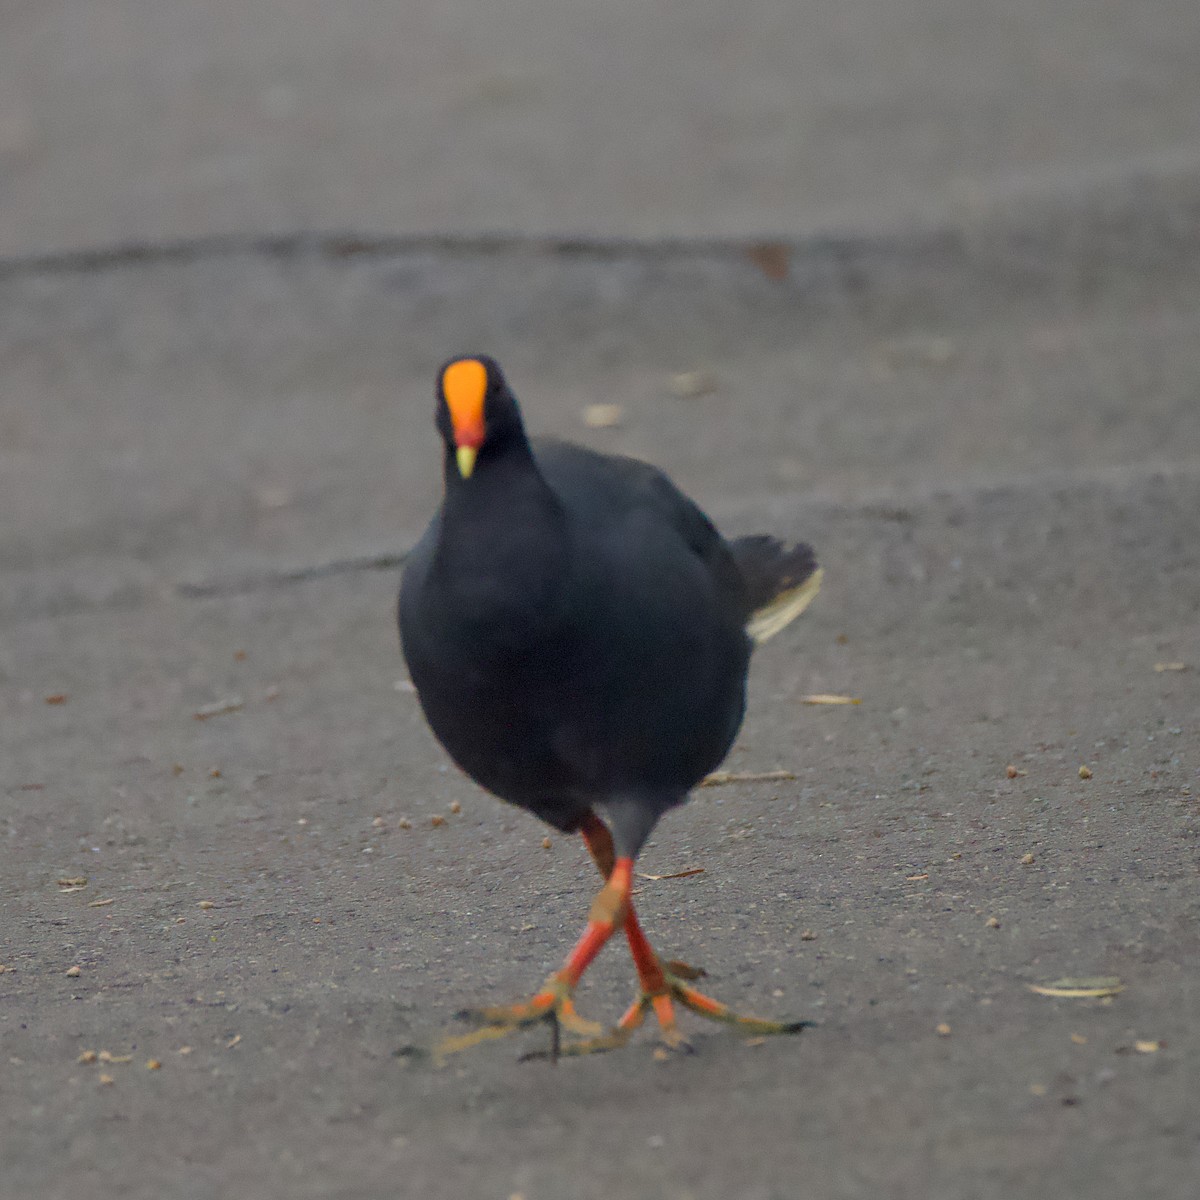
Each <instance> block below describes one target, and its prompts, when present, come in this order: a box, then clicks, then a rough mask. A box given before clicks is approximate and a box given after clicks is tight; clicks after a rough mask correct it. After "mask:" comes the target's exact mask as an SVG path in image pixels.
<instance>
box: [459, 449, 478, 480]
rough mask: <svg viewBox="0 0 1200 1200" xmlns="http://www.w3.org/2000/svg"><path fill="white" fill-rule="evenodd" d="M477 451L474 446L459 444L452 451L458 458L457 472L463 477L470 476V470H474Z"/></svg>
mask: <svg viewBox="0 0 1200 1200" xmlns="http://www.w3.org/2000/svg"><path fill="white" fill-rule="evenodd" d="M478 454H479V451H478V450H476V449H475V447H474V446H459V447H458V449H457V450H456V451H455V452H454V457H455V458H456V459H457V460H458V473H459V474H460V475H461V476H462V477H463V478H464V479H470V478H471V472H472V471H474V470H475V459H476V457H477V455H478Z"/></svg>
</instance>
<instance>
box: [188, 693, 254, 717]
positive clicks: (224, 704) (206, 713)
mask: <svg viewBox="0 0 1200 1200" xmlns="http://www.w3.org/2000/svg"><path fill="white" fill-rule="evenodd" d="M245 704H246V702H245V700H243V699H242V698H241V696H226V697H225V699H224V700H214V701H213V702H212V703H211V704H205V705H204V706H203V707H202V708H198V709H196V711H195V712H194V713H192V717H193V718H194V719H195V720H197V721H207V720H208V719H209V717H220V716H223V715H224V714H225V713H232V712H237V711H238V710H239V709H241V708H244V707H245Z"/></svg>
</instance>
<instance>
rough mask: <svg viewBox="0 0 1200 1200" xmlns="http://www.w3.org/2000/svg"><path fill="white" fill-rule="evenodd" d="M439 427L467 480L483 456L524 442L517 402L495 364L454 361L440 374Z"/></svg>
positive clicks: (492, 361) (476, 359) (480, 359)
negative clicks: (510, 442)
mask: <svg viewBox="0 0 1200 1200" xmlns="http://www.w3.org/2000/svg"><path fill="white" fill-rule="evenodd" d="M437 427H438V431H439V432H440V433H441V435H442V438H443V439H444V440H445V443H446V447H447V449H448V451H449V452H451V453H452V454H453V455H454V461H455V463H456V464H457V466H458V473H459V474H460V475H461V476H462V478H463V479H469V478H470V476H471V473H472V472H473V471H474V470H475V463H476V459H477V458H478V457H479V456H480V454H484V455H488V454H491V453H493V452H495V451H496V450H498V449H500V448H501V447H502V446H503V445H504V444H505V443H506V442H507V441H508V440H509V439H510V438H513V437H518V438H520V437H523V436H524V428H523V426H522V424H521V413H520V411H519V410H518V408H517V401H516V398H515V397H514V396H513V394H512V392H511V391H509V388H508V383H507V382H506V381H505V378H504V374H503V372H502V371H501V370H500V365H499V364H498V363H497V362H496V361H495V359H492V358H488V357H487V356H486V355H482V354H481V355H479V356H477V357H474V358H454V359H451V360H450V361H449V362H448V363H447V364H446V365H445V366H444V367H443V368H442V369H441V371H440V372H439V373H438V385H437Z"/></svg>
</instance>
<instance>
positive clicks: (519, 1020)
mask: <svg viewBox="0 0 1200 1200" xmlns="http://www.w3.org/2000/svg"><path fill="white" fill-rule="evenodd" d="M562 975H563V973H562V972H559V973H557V974H554V975H551V976H550V978H549V979H547V980H546V982H545V984H543V986H542V988H541V990H540V991H538V992H536V993H535V994H534V995H533V996H531V997H530V998H529V999H528V1000H526V1001H524V1002H523V1003H520V1004H505V1005H500V1006H499V1007H494V1008H477V1009H465V1010H464V1011H463V1012H461V1013H459V1016H460V1017H462V1018H464V1019H465V1020H469V1021H474V1022H476V1023H477V1024H478V1028H476V1029H473V1030H471V1032H470V1033H461V1034H452V1035H448V1036H447V1037H444V1038H442V1040H441V1041H440V1042H438V1044H437V1046H436V1047H435V1048H434V1054H435V1056H436V1057H437V1058H439V1059H445V1058H447V1057H448V1056H449V1055H451V1054H458V1053H461V1052H462V1051H463V1050H470V1049H471V1048H472V1047H473V1046H478V1045H480V1044H481V1043H483V1042H489V1041H493V1040H495V1039H496V1038H502V1037H507V1036H508V1035H509V1034H510V1033H514V1032H515V1031H516V1030H518V1029H526V1028H528V1027H529V1026H531V1025H537V1024H539V1023H540V1022H543V1021H544V1022H546V1023H547V1024H548V1025H549V1026H550V1029H551V1039H552V1040H551V1048H550V1051H549V1052H548V1054H546V1055H544V1056H538V1055H535V1056H532V1057H549V1058H557V1057H558V1056H559V1054H560V1053H568V1054H569V1053H573V1051H572V1049H571V1045H568V1046H566V1047H563V1046H562V1044H561V1034H562V1031H563V1030H566V1031H567V1032H568V1033H572V1034H575V1035H577V1036H578V1037H579V1038H581V1039H587V1040H595V1039H599V1038H601V1037H602V1036H603V1032H604V1030H603V1026H602V1025H599V1024H598V1023H597V1022H595V1021H589V1020H587V1019H586V1018H584V1017H581V1016H580V1015H579V1012H578V1010H577V1009H576V1008H575V1001H574V998H573V997H572V994H571V993H572V989H571V987H570V985H569V984H568V982H567V980H566V979H564V978H563V977H562Z"/></svg>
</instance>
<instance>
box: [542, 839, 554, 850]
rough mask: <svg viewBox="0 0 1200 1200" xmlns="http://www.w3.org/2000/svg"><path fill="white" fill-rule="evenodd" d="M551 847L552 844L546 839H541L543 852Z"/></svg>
mask: <svg viewBox="0 0 1200 1200" xmlns="http://www.w3.org/2000/svg"><path fill="white" fill-rule="evenodd" d="M552 845H553V842H551V841H550V839H549V838H548V837H544V838H542V849H543V850H549V849H550V847H551V846H552Z"/></svg>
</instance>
